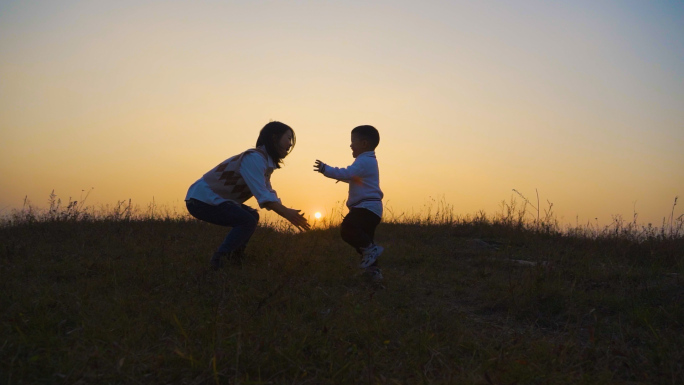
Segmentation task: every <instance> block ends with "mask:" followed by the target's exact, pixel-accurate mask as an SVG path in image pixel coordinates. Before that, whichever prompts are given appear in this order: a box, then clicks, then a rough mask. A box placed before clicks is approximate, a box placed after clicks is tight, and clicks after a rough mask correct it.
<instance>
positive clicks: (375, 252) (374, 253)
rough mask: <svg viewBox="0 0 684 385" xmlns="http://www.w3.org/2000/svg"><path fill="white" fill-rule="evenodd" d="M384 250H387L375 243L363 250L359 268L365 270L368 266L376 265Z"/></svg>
mask: <svg viewBox="0 0 684 385" xmlns="http://www.w3.org/2000/svg"><path fill="white" fill-rule="evenodd" d="M383 250H385V249H384V248H383V247H382V246H378V245H376V244H375V243H371V245H370V246H368V247H366V248H365V249H362V251H363V254H362V258H361V264H360V265H359V267H360V268H362V269H365V268H367V267H368V266H370V265H372V264H374V263H375V261H377V260H378V257H379V256H380V254H382V251H383Z"/></svg>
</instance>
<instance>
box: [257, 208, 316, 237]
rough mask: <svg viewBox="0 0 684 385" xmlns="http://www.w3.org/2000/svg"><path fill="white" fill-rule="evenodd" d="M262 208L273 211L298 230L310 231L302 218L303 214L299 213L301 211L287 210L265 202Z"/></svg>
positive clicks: (307, 222) (307, 223)
mask: <svg viewBox="0 0 684 385" xmlns="http://www.w3.org/2000/svg"><path fill="white" fill-rule="evenodd" d="M263 207H265V208H267V209H269V210H273V211H275V212H276V213H277V214H278V215H280V216H281V217H283V218H285V219H287V220H288V221H289V222H290V223H292V224H293V225H294V226H295V227H296V228H298V229H299V230H302V231H306V230H309V229H311V226H310V225H309V221H307V220H306V218H304V214H303V213H300V211H301V210H295V209H290V208H287V207H285V206H283V205H282V204H280V203H278V202H267V203H266V204H264V206H263Z"/></svg>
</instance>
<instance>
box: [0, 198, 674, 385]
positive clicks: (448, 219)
mask: <svg viewBox="0 0 684 385" xmlns="http://www.w3.org/2000/svg"><path fill="white" fill-rule="evenodd" d="M70 206H71V205H70ZM511 206H512V205H510V206H508V211H506V210H505V209H506V206H505V205H504V210H503V211H502V213H501V215H496V216H493V217H487V216H486V215H484V214H478V215H475V216H474V217H466V218H454V216H453V215H452V214H451V213H450V212H446V213H445V211H444V210H442V211H441V212H440V211H437V212H436V213H435V214H434V215H430V214H429V213H427V214H425V213H423V216H422V218H421V217H413V218H403V217H402V218H399V219H394V220H390V223H382V224H381V225H380V226H379V227H378V230H377V239H376V240H377V241H378V243H380V244H382V245H383V246H385V248H386V251H385V253H384V254H383V255H382V257H381V259H380V263H381V267H382V268H383V274H384V276H385V279H384V280H383V282H382V284H374V283H371V282H368V281H366V280H365V279H364V278H363V277H362V276H361V275H359V271H357V270H358V269H357V268H356V267H355V266H356V264H357V263H358V260H357V257H356V256H355V254H354V252H353V250H352V249H351V248H350V247H349V246H348V245H346V244H344V243H343V242H342V240H341V239H340V237H339V229H338V228H336V227H335V226H334V223H333V226H332V227H324V228H318V229H315V230H312V231H309V232H307V233H295V232H292V231H288V230H287V229H286V228H285V227H283V226H282V225H277V224H271V225H268V226H262V227H260V228H258V230H257V232H256V233H255V235H254V237H253V238H252V241H251V242H250V244H249V247H248V249H247V253H248V256H249V258H248V259H247V260H246V261H245V262H244V263H243V265H242V266H227V267H226V268H225V269H223V270H221V271H211V270H209V269H208V259H209V257H210V255H211V253H212V252H213V251H214V248H215V247H216V246H217V245H218V244H219V243H220V241H221V239H222V238H223V236H224V235H225V231H226V230H225V229H223V228H220V227H216V226H212V225H208V224H204V223H200V222H197V221H194V220H190V219H188V218H187V217H182V216H175V215H168V213H167V214H166V215H159V214H150V215H137V216H136V215H131V211H130V206H129V211H128V212H127V211H126V208H125V205H124V206H122V205H121V204H119V205H118V207H114V208H112V209H111V210H110V211H109V212H108V214H106V215H104V214H99V215H94V214H92V213H91V214H88V212H87V210H85V211H84V210H83V208H80V207H76V206H74V207H72V208H70V209H67V208H61V209H60V208H57V209H55V210H51V211H48V212H45V213H37V212H35V211H31V210H26V209H25V210H23V211H22V212H20V213H15V215H14V217H13V219H11V218H10V219H6V220H5V222H4V224H3V226H2V227H0V290H1V292H2V296H1V297H0V331H1V333H2V334H1V338H0V383H4V384H39V383H50V384H53V383H54V384H59V383H65V384H102V383H107V384H111V383H121V384H136V383H142V384H156V383H159V384H162V383H173V384H269V383H270V384H366V383H367V384H395V383H396V384H446V383H453V384H497V385H498V384H682V383H684V367H683V364H682V363H683V362H684V348H682V346H684V279H683V276H682V274H683V273H684V234H683V233H682V231H681V228H682V226H681V218H682V217H679V220H678V221H675V222H674V225H672V223H671V226H670V227H669V228H668V229H665V228H662V229H654V228H649V227H639V228H637V226H635V225H634V226H632V224H623V223H621V222H620V223H616V224H614V225H613V226H611V227H606V228H604V229H595V228H594V229H593V228H591V227H587V226H585V227H577V228H574V229H566V230H562V231H561V230H559V229H558V225H557V224H555V222H553V221H550V220H549V218H548V217H547V218H546V219H545V220H543V219H540V218H539V216H537V218H536V219H535V220H533V221H527V220H525V213H524V212H523V213H522V214H520V211H519V210H518V211H517V212H516V210H511V209H512V207H511ZM79 210H80V211H79ZM616 222H617V220H616ZM328 225H330V223H329V224H328Z"/></svg>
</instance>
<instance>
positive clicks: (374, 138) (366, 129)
mask: <svg viewBox="0 0 684 385" xmlns="http://www.w3.org/2000/svg"><path fill="white" fill-rule="evenodd" d="M352 134H356V135H358V136H360V137H361V138H362V139H366V140H367V141H368V142H369V143H370V145H371V147H372V148H373V150H375V147H378V144H380V133H379V132H378V130H376V129H375V127H373V126H369V125H364V126H358V127H355V128H354V129H353V130H352Z"/></svg>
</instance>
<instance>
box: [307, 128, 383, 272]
mask: <svg viewBox="0 0 684 385" xmlns="http://www.w3.org/2000/svg"><path fill="white" fill-rule="evenodd" d="M378 143H380V134H379V133H378V130H376V129H375V127H373V126H368V125H364V126H358V127H356V128H354V129H353V130H352V132H351V145H350V147H351V149H352V156H353V157H354V158H355V160H354V163H352V164H351V165H350V166H349V167H346V168H337V167H332V166H329V165H327V164H325V163H323V162H321V161H320V160H318V159H317V160H316V162H315V163H314V171H317V172H320V173H321V174H323V175H325V176H326V177H328V178H331V179H337V180H338V181H342V182H346V183H349V197H348V198H347V207H348V208H349V213H348V214H347V215H346V216H345V217H344V220H343V221H342V226H341V229H340V232H341V235H342V239H343V240H344V241H345V242H347V243H348V244H350V245H351V246H353V247H354V248H355V249H356V251H357V252H358V253H359V254H360V255H361V263H360V264H359V267H360V268H362V269H365V273H366V274H368V275H369V276H370V277H371V279H373V280H375V281H377V280H380V279H382V273H381V271H380V268H379V267H378V265H377V259H378V257H379V256H380V254H382V251H383V247H382V246H379V245H376V244H375V242H374V240H373V238H374V236H375V228H376V227H377V226H378V224H379V223H380V220H381V218H382V198H383V193H382V190H380V176H379V175H380V173H379V171H378V161H377V159H376V157H375V148H376V147H377V146H378Z"/></svg>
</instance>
